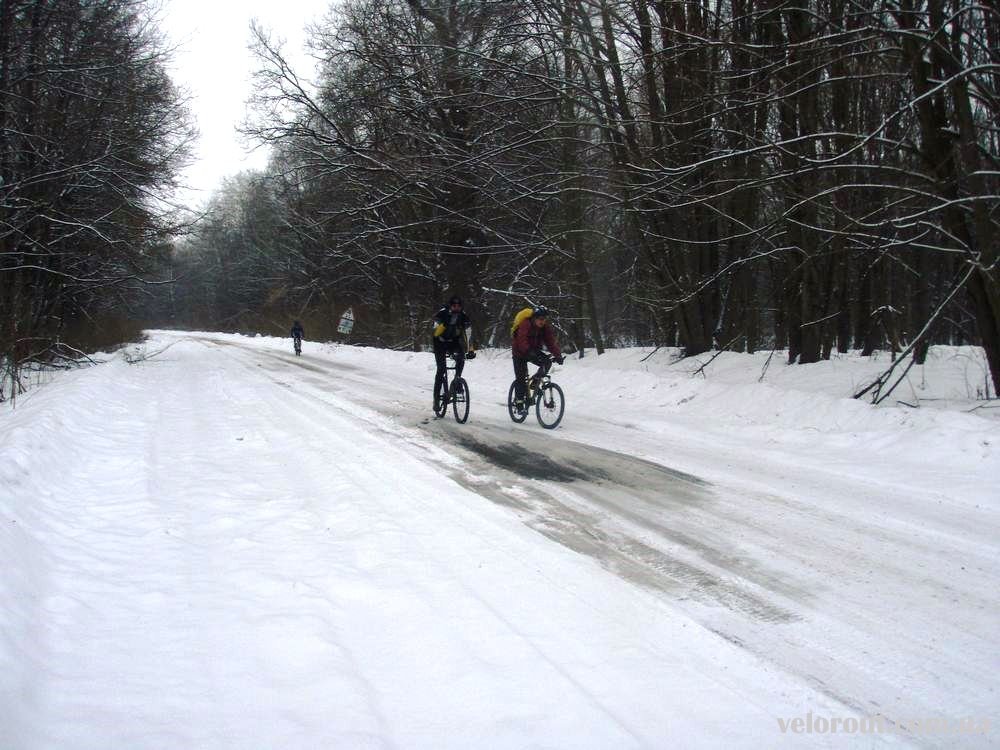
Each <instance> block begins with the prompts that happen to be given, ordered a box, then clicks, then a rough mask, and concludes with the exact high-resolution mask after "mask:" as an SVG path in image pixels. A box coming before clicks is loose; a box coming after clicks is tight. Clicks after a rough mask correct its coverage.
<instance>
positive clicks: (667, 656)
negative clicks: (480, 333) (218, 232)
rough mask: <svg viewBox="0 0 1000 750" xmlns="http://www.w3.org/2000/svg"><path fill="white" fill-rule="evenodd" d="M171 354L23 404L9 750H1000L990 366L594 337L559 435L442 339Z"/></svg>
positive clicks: (0, 631)
mask: <svg viewBox="0 0 1000 750" xmlns="http://www.w3.org/2000/svg"><path fill="white" fill-rule="evenodd" d="M141 349H142V351H143V352H144V353H145V354H146V355H147V356H148V355H154V356H148V358H147V359H145V360H144V361H140V362H137V363H135V364H129V363H128V362H127V361H126V358H125V357H124V356H122V355H116V356H113V357H109V361H108V362H107V363H105V364H102V365H100V366H97V367H91V368H87V369H82V370H78V371H74V372H69V373H65V374H61V375H59V376H58V377H56V378H54V379H53V380H52V382H50V383H48V384H45V385H42V386H40V387H37V388H35V389H33V390H32V391H30V392H29V394H28V395H26V396H23V397H21V398H20V399H19V401H18V402H17V406H16V408H15V409H14V410H10V409H9V407H8V406H7V405H4V407H5V408H4V409H3V411H0V570H2V571H3V573H2V575H0V748H2V749H3V750H8V749H14V750H28V749H31V750H34V749H36V748H53V749H54V748H60V749H62V748H73V749H83V748H95V749H96V748H101V749H104V748H128V749H129V750H132V749H141V748H179V747H185V748H187V747H190V748H241V749H242V748H333V747H336V748H340V747H351V748H353V747H399V748H412V747H420V748H446V747H454V748H472V747H511V748H521V747H560V748H580V747H593V748H625V747H651V748H662V747H746V748H757V747H881V746H893V745H906V746H918V747H921V746H926V747H989V746H996V744H997V743H998V736H1000V735H998V732H1000V715H998V710H997V707H998V705H1000V696H998V686H1000V678H998V677H997V675H998V674H1000V651H998V648H997V646H998V643H1000V585H998V584H1000V533H998V532H1000V491H998V488H997V477H1000V449H998V446H1000V421H998V418H997V417H998V416H1000V414H998V410H997V409H996V408H995V407H996V406H997V402H995V401H994V402H984V401H978V400H976V396H977V389H979V390H981V389H982V388H983V383H984V372H983V364H982V359H981V355H979V354H977V353H976V352H975V351H974V350H972V349H969V348H962V349H948V348H943V347H938V348H935V349H932V352H931V358H930V360H929V362H928V364H927V365H926V366H925V367H923V368H915V369H914V370H912V371H911V373H910V377H909V380H908V382H907V383H906V384H905V385H904V386H903V387H902V388H901V389H900V390H899V391H897V393H896V394H894V398H893V399H890V401H889V402H887V404H886V405H884V406H882V407H879V408H875V407H872V406H870V405H867V404H864V403H860V402H858V401H854V400H851V399H850V398H849V397H850V395H851V393H852V392H853V391H854V390H855V389H856V388H857V387H858V386H860V385H862V384H864V383H865V382H867V381H868V380H869V379H870V378H871V377H872V376H873V375H875V374H876V373H877V372H879V370H880V369H881V368H882V367H884V366H885V365H886V362H885V360H884V359H882V360H881V361H874V362H872V361H868V360H864V359H861V358H859V357H854V356H847V357H841V358H835V359H834V360H832V361H830V362H823V363H818V364H816V365H809V366H795V367H788V366H785V365H784V364H783V363H782V362H781V361H778V359H777V357H778V356H779V355H775V359H774V360H772V361H771V362H770V363H769V364H768V363H767V362H766V360H767V355H768V353H766V352H765V353H762V354H760V355H753V356H747V355H737V354H725V355H722V356H720V357H718V358H716V359H714V360H713V361H712V362H711V363H710V364H708V366H707V367H706V368H705V371H704V372H703V373H697V374H695V373H694V371H695V370H696V369H697V368H698V366H699V364H700V363H704V362H706V361H707V360H708V359H709V358H708V356H706V357H703V358H701V359H700V360H699V362H693V361H682V362H674V360H673V356H672V355H673V353H672V352H669V351H659V352H656V353H654V354H653V355H652V356H647V355H649V353H650V352H649V351H648V350H638V349H631V350H619V351H612V352H609V353H607V354H606V355H604V356H602V357H600V358H598V357H595V356H593V354H592V353H590V354H589V356H588V357H586V358H585V359H583V360H577V359H570V360H567V363H566V365H565V366H564V367H561V368H557V369H556V371H555V373H554V379H555V380H556V381H557V382H559V383H560V384H561V385H562V387H563V388H564V390H565V392H566V394H567V401H568V406H567V412H566V416H565V418H564V420H563V423H562V425H561V426H560V427H559V428H558V429H557V430H555V431H551V432H549V431H544V430H542V429H541V428H540V427H539V426H538V424H537V423H536V422H535V421H534V418H533V417H532V418H529V420H528V421H527V422H525V423H524V424H523V425H514V424H513V423H511V422H510V420H509V419H508V417H507V414H506V408H505V399H506V393H507V386H508V385H509V383H510V379H511V376H512V370H511V367H510V360H509V356H508V355H507V354H506V353H505V352H484V353H481V354H480V356H479V357H478V358H477V359H476V360H474V361H471V362H469V363H468V364H467V369H466V377H467V379H468V381H469V384H470V387H471V392H472V412H471V417H470V420H469V422H468V423H467V424H465V425H458V424H456V423H455V422H454V420H453V419H451V416H450V415H449V416H448V417H447V418H446V419H443V420H436V419H433V418H431V417H432V415H431V411H430V383H431V381H432V378H433V358H432V356H431V355H430V354H416V353H400V352H391V351H384V350H375V349H364V348H356V347H348V346H332V345H320V344H314V343H312V342H308V341H307V342H306V343H305V349H304V353H303V356H302V357H301V358H296V357H294V356H293V355H292V354H291V345H290V343H289V342H288V340H280V339H269V338H252V339H251V338H245V337H240V336H229V335H223V334H210V333H174V332H155V333H153V334H152V335H151V338H150V340H149V342H147V344H145V345H144V346H143V347H142V348H141ZM136 353H138V352H137V351H136V350H135V349H133V350H131V356H130V358H134V355H135V354H136ZM765 365H766V368H765ZM762 373H763V380H762V381H761V382H758V381H759V380H760V379H761V374H762ZM897 400H899V401H903V402H905V404H907V405H902V404H897V403H896V402H897ZM914 407H919V408H914ZM917 722H921V723H919V724H918V723H917ZM931 722H933V724H931Z"/></svg>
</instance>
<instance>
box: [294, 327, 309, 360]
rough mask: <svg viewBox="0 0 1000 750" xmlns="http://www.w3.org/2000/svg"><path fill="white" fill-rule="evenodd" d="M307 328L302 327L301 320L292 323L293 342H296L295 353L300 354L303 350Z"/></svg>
mask: <svg viewBox="0 0 1000 750" xmlns="http://www.w3.org/2000/svg"><path fill="white" fill-rule="evenodd" d="M305 335H306V329H305V328H303V327H302V324H301V323H300V322H299V321H297V320H296V321H295V322H294V323H292V342H293V343H294V344H295V353H296V354H298V353H299V352H300V351H301V350H302V339H303V338H305Z"/></svg>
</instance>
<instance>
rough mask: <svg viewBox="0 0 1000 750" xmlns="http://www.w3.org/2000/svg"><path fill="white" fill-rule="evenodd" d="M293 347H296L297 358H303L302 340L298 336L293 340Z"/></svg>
mask: <svg viewBox="0 0 1000 750" xmlns="http://www.w3.org/2000/svg"><path fill="white" fill-rule="evenodd" d="M293 345H294V346H295V356H296V357H301V356H302V339H301V338H299V337H298V336H296V337H295V338H294V339H293Z"/></svg>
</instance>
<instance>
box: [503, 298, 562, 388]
mask: <svg viewBox="0 0 1000 750" xmlns="http://www.w3.org/2000/svg"><path fill="white" fill-rule="evenodd" d="M548 317H549V311H548V310H547V309H546V308H544V307H536V308H535V309H534V310H532V311H531V317H529V318H525V319H524V320H522V321H521V322H520V323H519V324H518V326H517V328H515V329H514V336H513V338H512V340H511V355H512V356H513V359H514V400H515V403H516V404H517V405H518V406H519V407H521V406H523V405H524V395H525V394H524V381H525V380H527V379H528V363H529V362H531V363H533V364H536V365H538V367H539V370H538V372H537V373H535V377H536V378H541V377H543V376H544V375H545V374H546V373H547V372H548V371H549V368H550V367H552V361H553V360H555V361H556V362H558V363H559V364H562V363H563V362H564V358H563V356H562V352H561V351H560V350H559V345H558V344H557V343H556V337H555V333H553V331H552V326H550V325H549V322H548ZM543 345H544V346H545V348H547V349H548V350H549V351H550V352H551V353H552V359H550V358H549V357H548V356H546V355H545V353H544V352H542V346H543Z"/></svg>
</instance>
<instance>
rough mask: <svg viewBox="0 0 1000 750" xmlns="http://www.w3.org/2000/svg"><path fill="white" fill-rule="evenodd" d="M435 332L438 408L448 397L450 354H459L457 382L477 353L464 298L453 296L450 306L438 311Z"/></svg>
mask: <svg viewBox="0 0 1000 750" xmlns="http://www.w3.org/2000/svg"><path fill="white" fill-rule="evenodd" d="M432 324H433V333H434V360H435V361H436V362H437V373H436V374H435V376H434V408H435V411H436V410H437V406H438V404H440V403H441V399H442V398H443V397H444V395H445V394H443V393H442V391H443V390H444V381H445V373H446V371H447V367H448V364H447V361H448V360H447V358H448V354H454V355H455V380H454V381H452V386H453V387H454V383H455V381H457V380H458V379H459V378H460V377H462V369H463V368H464V367H465V360H466V359H474V358H475V356H476V352H475V351H474V350H473V349H472V347H471V346H470V344H469V341H470V338H471V329H472V321H470V320H469V316H468V315H466V314H465V311H464V310H463V309H462V298H461V297H452V298H451V299H450V300H448V304H447V305H445V306H444V307H442V308H441V309H440V310H438V311H437V314H436V315H435V316H434V319H433V321H432Z"/></svg>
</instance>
